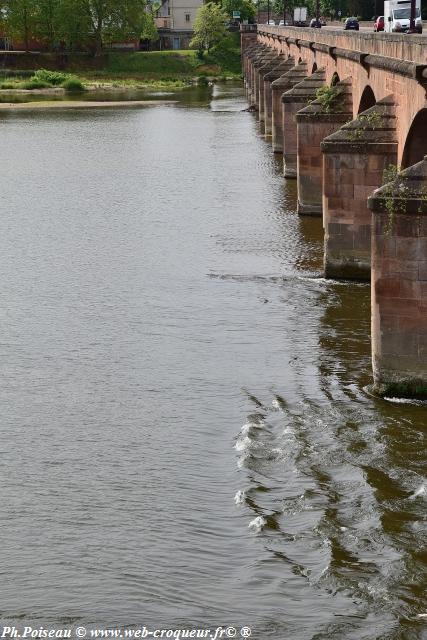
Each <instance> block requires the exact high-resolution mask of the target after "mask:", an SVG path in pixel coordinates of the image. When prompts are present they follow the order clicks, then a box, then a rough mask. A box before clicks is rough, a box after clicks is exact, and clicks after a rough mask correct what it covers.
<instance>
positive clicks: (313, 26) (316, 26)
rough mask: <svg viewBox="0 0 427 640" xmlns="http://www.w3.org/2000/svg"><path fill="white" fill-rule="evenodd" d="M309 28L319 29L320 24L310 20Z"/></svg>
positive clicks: (318, 21)
mask: <svg viewBox="0 0 427 640" xmlns="http://www.w3.org/2000/svg"><path fill="white" fill-rule="evenodd" d="M310 27H311V28H314V29H320V28H321V27H322V23H321V22H320V20H318V19H317V18H313V19H312V20H310Z"/></svg>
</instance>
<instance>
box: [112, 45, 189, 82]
mask: <svg viewBox="0 0 427 640" xmlns="http://www.w3.org/2000/svg"><path fill="white" fill-rule="evenodd" d="M200 64H201V61H200V60H199V59H198V57H197V54H196V51H191V50H190V51H138V52H135V53H110V55H109V56H108V62H107V66H106V67H105V71H107V72H109V73H120V74H124V73H133V74H138V75H147V76H148V77H150V75H152V74H155V75H156V76H165V77H168V76H176V75H181V76H189V75H194V74H195V73H197V71H196V69H197V67H199V66H200Z"/></svg>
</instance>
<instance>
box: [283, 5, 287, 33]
mask: <svg viewBox="0 0 427 640" xmlns="http://www.w3.org/2000/svg"><path fill="white" fill-rule="evenodd" d="M283 26H284V27H285V26H286V0H283Z"/></svg>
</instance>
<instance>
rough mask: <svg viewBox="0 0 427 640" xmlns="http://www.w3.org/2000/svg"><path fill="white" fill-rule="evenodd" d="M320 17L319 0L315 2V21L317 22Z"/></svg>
mask: <svg viewBox="0 0 427 640" xmlns="http://www.w3.org/2000/svg"><path fill="white" fill-rule="evenodd" d="M319 16H320V0H316V20H317V21H319Z"/></svg>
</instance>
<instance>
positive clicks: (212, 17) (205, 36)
mask: <svg viewBox="0 0 427 640" xmlns="http://www.w3.org/2000/svg"><path fill="white" fill-rule="evenodd" d="M227 20H228V18H227V15H226V14H225V13H224V11H223V10H222V8H221V7H220V6H218V5H217V4H214V3H212V2H209V3H208V4H205V5H203V6H202V7H200V8H199V9H198V10H197V13H196V19H195V21H194V36H193V39H192V40H191V42H190V47H195V48H196V49H199V51H203V49H206V50H207V51H209V49H211V48H212V47H213V45H215V44H218V43H219V42H220V41H221V40H222V39H223V38H225V36H226V34H227V30H226V27H225V25H226V23H227Z"/></svg>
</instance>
